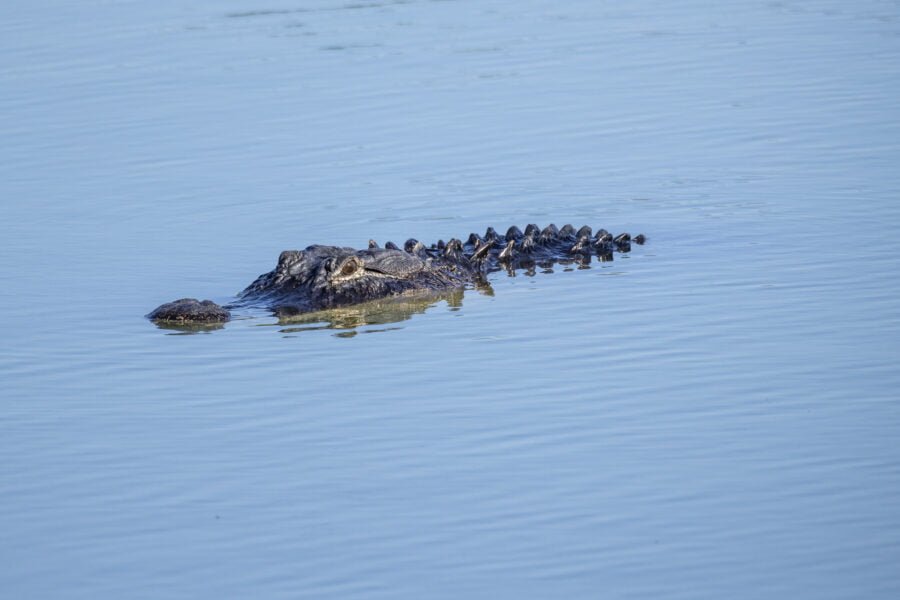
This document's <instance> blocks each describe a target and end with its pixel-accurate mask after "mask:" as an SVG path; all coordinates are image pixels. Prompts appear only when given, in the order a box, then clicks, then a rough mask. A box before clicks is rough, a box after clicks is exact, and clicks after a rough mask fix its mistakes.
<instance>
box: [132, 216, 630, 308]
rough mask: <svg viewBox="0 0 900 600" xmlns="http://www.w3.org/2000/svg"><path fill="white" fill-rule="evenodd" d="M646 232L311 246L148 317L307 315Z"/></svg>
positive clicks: (620, 248) (593, 250)
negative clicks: (229, 295)
mask: <svg viewBox="0 0 900 600" xmlns="http://www.w3.org/2000/svg"><path fill="white" fill-rule="evenodd" d="M645 240H646V238H645V237H644V236H643V235H638V236H635V237H634V238H632V237H631V236H630V235H628V234H627V233H623V234H620V235H617V236H613V235H612V234H610V233H609V232H607V231H606V230H605V229H600V230H599V231H597V232H596V233H595V232H593V231H592V230H591V228H590V227H588V226H586V225H585V226H584V227H582V228H580V229H578V230H576V229H575V228H574V227H572V226H571V225H565V226H563V227H561V228H557V227H556V226H555V225H548V226H547V227H545V228H544V229H540V228H538V226H537V225H528V226H527V227H526V228H525V231H524V232H523V231H522V230H520V229H519V228H518V227H515V226H513V227H510V228H509V229H508V230H507V232H506V234H505V235H501V234H499V233H497V232H496V231H495V230H494V229H493V228H492V227H489V228H488V229H487V231H486V232H485V233H484V235H483V236H482V235H478V234H476V233H473V234H470V235H469V237H468V238H467V239H466V240H465V241H462V240H457V239H451V240H450V241H449V242H447V243H444V242H443V241H439V242H437V243H436V244H432V245H431V246H430V247H426V246H425V245H424V244H422V242H419V241H417V240H414V239H410V240H407V241H406V243H405V244H404V245H403V248H402V249H401V248H399V247H398V246H396V245H395V244H393V243H391V242H388V243H387V244H385V247H384V248H381V247H379V246H378V244H376V243H375V242H374V241H369V247H368V248H367V249H365V250H356V249H354V248H340V247H337V246H310V247H308V248H307V249H306V250H302V251H299V250H286V251H284V252H282V253H281V256H279V258H278V264H277V265H276V267H275V268H274V269H273V270H272V271H270V272H268V273H264V274H263V275H260V276H259V277H258V278H257V279H256V281H254V282H253V283H251V284H250V285H249V286H247V288H246V289H245V290H244V291H243V292H241V293H240V294H239V295H238V298H237V300H236V301H235V302H232V303H230V304H227V305H225V306H224V307H222V306H219V305H218V304H216V303H214V302H212V301H210V300H203V301H199V300H196V299H193V298H182V299H181V300H176V301H174V302H168V303H166V304H163V305H162V306H160V307H158V308H156V309H155V310H154V311H153V312H151V313H150V314H148V315H147V317H148V318H149V319H151V320H153V321H156V322H159V323H171V324H177V325H190V324H216V323H224V322H225V321H228V320H229V319H230V318H231V313H230V312H229V309H234V308H247V307H251V306H262V307H266V308H269V309H270V310H272V311H274V312H275V313H276V314H295V315H296V314H302V313H306V312H312V311H316V310H323V309H330V308H337V307H341V306H350V305H353V304H359V303H362V302H369V301H372V300H377V299H379V298H387V297H392V296H399V295H403V294H410V293H416V292H441V291H445V290H452V289H457V288H462V287H464V286H466V285H471V284H478V283H483V282H485V281H486V277H487V274H489V273H492V272H495V271H499V270H504V269H505V270H507V271H510V272H512V271H515V270H517V269H525V270H528V271H533V270H534V269H535V267H536V266H549V265H551V264H553V263H554V262H561V261H562V262H577V263H587V262H590V261H591V258H592V257H597V258H598V259H599V260H601V261H605V260H612V257H613V254H614V253H616V252H629V251H630V250H631V243H632V242H634V243H636V244H643V243H644V241H645Z"/></svg>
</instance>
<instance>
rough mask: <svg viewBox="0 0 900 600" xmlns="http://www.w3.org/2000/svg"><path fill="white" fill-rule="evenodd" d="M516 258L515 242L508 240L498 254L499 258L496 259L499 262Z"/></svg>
mask: <svg viewBox="0 0 900 600" xmlns="http://www.w3.org/2000/svg"><path fill="white" fill-rule="evenodd" d="M515 256H516V240H514V239H513V240H509V241H508V242H506V248H504V249H503V250H502V251H501V252H500V256H499V257H498V258H499V259H500V260H501V261H504V262H505V261H508V260H512V259H513V258H515Z"/></svg>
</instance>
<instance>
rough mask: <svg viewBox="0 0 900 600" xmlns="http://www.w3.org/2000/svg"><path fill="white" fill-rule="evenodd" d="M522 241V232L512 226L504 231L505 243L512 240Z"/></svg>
mask: <svg viewBox="0 0 900 600" xmlns="http://www.w3.org/2000/svg"><path fill="white" fill-rule="evenodd" d="M520 239H522V230H521V229H519V228H518V227H516V226H515V225H513V226H512V227H510V228H509V229H507V230H506V241H507V242H509V241H512V240H520Z"/></svg>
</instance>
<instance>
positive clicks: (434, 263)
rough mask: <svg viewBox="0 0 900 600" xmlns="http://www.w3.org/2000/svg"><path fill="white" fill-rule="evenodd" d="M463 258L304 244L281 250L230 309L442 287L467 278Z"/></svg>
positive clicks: (344, 301)
mask: <svg viewBox="0 0 900 600" xmlns="http://www.w3.org/2000/svg"><path fill="white" fill-rule="evenodd" d="M471 276H472V267H471V265H470V264H469V262H468V261H467V260H465V259H462V260H450V259H449V258H447V257H434V256H428V255H427V254H425V253H424V252H421V253H420V254H413V253H409V252H404V251H402V250H399V249H398V250H393V249H384V248H377V247H373V248H369V249H366V250H355V249H353V248H341V247H337V246H310V247H308V248H307V249H306V250H302V251H298V250H286V251H284V252H282V253H281V256H279V257H278V264H277V265H276V267H275V268H274V269H273V270H272V271H270V272H268V273H265V274H263V275H260V276H259V277H258V278H257V279H256V281H254V282H253V283H251V284H250V285H249V286H248V287H247V288H246V289H245V290H244V291H243V292H241V293H240V295H239V299H238V301H237V302H236V303H234V304H233V305H231V306H232V307H238V306H242V305H245V304H250V303H254V304H255V303H258V302H260V301H265V302H266V304H268V305H269V306H270V307H271V308H273V309H275V310H276V312H279V311H284V312H288V313H289V312H303V311H309V310H319V309H325V308H335V307H339V306H347V305H350V304H358V303H360V302H365V301H369V300H374V299H378V298H384V297H387V296H396V295H398V294H402V293H404V292H408V291H413V290H431V291H434V290H442V289H450V288H453V287H458V286H460V285H463V284H464V283H465V282H466V281H469V280H471Z"/></svg>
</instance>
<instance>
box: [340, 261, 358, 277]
mask: <svg viewBox="0 0 900 600" xmlns="http://www.w3.org/2000/svg"><path fill="white" fill-rule="evenodd" d="M355 272H356V261H352V260H351V261H347V262H346V263H345V264H344V266H343V267H341V275H344V276H347V275H353V273H355Z"/></svg>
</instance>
